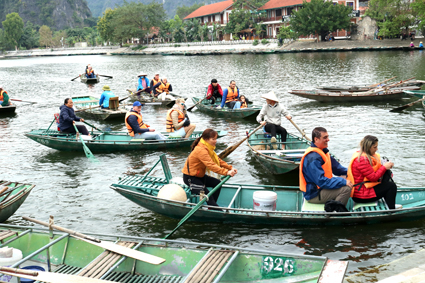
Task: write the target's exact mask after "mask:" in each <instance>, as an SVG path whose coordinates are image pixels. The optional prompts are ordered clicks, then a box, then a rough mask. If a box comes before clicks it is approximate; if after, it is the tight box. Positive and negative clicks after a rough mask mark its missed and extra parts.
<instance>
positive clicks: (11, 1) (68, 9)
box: [0, 0, 91, 30]
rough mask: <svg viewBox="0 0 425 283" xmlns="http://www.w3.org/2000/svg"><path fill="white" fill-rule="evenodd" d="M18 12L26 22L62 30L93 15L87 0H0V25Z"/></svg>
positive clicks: (82, 22)
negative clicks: (10, 15)
mask: <svg viewBox="0 0 425 283" xmlns="http://www.w3.org/2000/svg"><path fill="white" fill-rule="evenodd" d="M13 12H17V13H19V16H20V17H21V18H22V19H23V20H24V22H25V23H26V22H27V21H30V22H31V23H33V24H35V25H40V26H41V25H47V26H49V27H51V28H54V29H57V30H61V29H65V28H67V27H70V28H74V27H80V26H83V25H84V20H85V19H87V18H89V17H91V11H90V9H89V7H88V6H87V2H86V0H0V27H1V22H2V21H4V20H5V19H6V15H7V14H10V13H13Z"/></svg>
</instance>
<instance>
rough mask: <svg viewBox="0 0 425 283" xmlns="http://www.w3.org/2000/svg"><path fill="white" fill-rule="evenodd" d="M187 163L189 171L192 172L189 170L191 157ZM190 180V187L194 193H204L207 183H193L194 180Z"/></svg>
mask: <svg viewBox="0 0 425 283" xmlns="http://www.w3.org/2000/svg"><path fill="white" fill-rule="evenodd" d="M186 165H187V172H188V173H189V174H190V171H189V158H188V159H187V163H186ZM189 176H190V175H189ZM188 181H189V188H190V191H191V192H192V193H194V194H196V195H200V194H201V193H204V189H205V184H203V185H198V184H194V183H192V180H191V179H188Z"/></svg>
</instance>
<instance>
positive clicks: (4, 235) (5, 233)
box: [0, 230, 18, 243]
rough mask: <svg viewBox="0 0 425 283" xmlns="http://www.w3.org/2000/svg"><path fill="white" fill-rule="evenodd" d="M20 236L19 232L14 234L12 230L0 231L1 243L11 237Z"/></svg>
mask: <svg viewBox="0 0 425 283" xmlns="http://www.w3.org/2000/svg"><path fill="white" fill-rule="evenodd" d="M13 235H16V236H17V235H18V232H14V231H11V230H0V241H1V242H2V243H3V240H4V239H6V238H9V237H10V236H13Z"/></svg>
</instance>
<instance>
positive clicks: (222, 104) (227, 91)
mask: <svg viewBox="0 0 425 283" xmlns="http://www.w3.org/2000/svg"><path fill="white" fill-rule="evenodd" d="M237 90H238V96H237V98H239V88H238V89H237ZM228 93H229V90H228V89H227V87H226V88H225V89H224V90H223V98H222V99H221V105H220V106H221V108H223V107H224V103H225V102H226V98H227V94H228Z"/></svg>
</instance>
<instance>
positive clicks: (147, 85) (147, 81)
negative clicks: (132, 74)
mask: <svg viewBox="0 0 425 283" xmlns="http://www.w3.org/2000/svg"><path fill="white" fill-rule="evenodd" d="M143 79H145V82H146V87H150V82H149V80H148V78H147V77H139V85H138V86H137V90H141V89H143V88H144V87H143V84H142V80H143Z"/></svg>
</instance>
